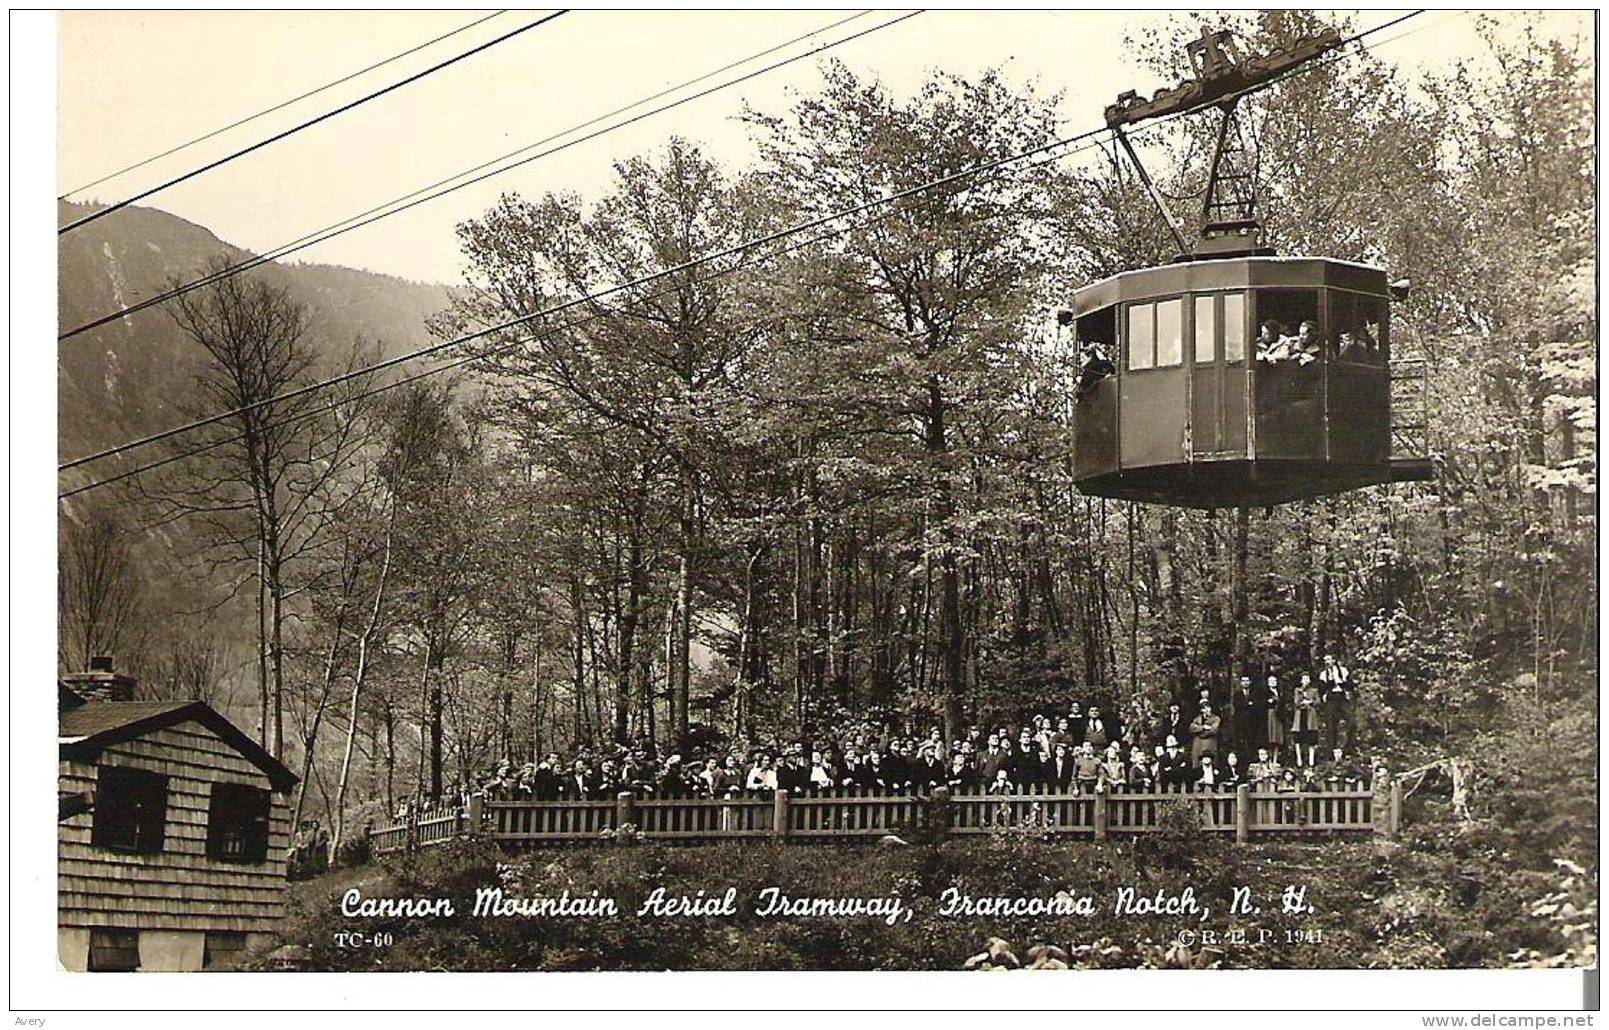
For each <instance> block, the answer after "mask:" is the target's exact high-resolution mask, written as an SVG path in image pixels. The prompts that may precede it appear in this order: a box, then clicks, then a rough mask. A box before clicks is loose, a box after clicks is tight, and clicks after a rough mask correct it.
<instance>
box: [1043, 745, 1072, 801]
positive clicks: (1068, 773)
mask: <svg viewBox="0 0 1609 1030" xmlns="http://www.w3.org/2000/svg"><path fill="white" fill-rule="evenodd" d="M1075 768H1076V767H1075V765H1074V762H1073V755H1072V749H1071V748H1069V747H1068V746H1067V745H1066V744H1057V745H1056V756H1055V757H1054V758H1052V759H1051V760H1050V767H1049V768H1048V769H1047V770H1046V772H1045V779H1046V781H1048V782H1049V783H1050V785H1051V786H1053V787H1055V788H1056V789H1057V790H1058V791H1066V790H1068V789H1070V788H1071V787H1072V785H1073V780H1074V779H1075V777H1076V773H1075Z"/></svg>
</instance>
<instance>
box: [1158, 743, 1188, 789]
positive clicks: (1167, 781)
mask: <svg viewBox="0 0 1609 1030" xmlns="http://www.w3.org/2000/svg"><path fill="white" fill-rule="evenodd" d="M1159 778H1160V779H1161V780H1162V783H1163V784H1164V785H1165V786H1169V787H1183V786H1188V785H1189V783H1190V781H1191V780H1193V779H1194V778H1195V776H1194V772H1193V770H1191V768H1190V756H1189V755H1187V754H1185V753H1184V751H1182V750H1181V749H1180V748H1179V738H1178V737H1172V736H1170V737H1168V740H1167V743H1166V745H1165V746H1164V748H1163V751H1162V774H1161V776H1160V777H1159Z"/></svg>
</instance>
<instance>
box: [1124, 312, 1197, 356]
mask: <svg viewBox="0 0 1609 1030" xmlns="http://www.w3.org/2000/svg"><path fill="white" fill-rule="evenodd" d="M1128 328H1129V341H1128V342H1129V369H1130V371H1138V370H1140V369H1146V368H1167V367H1169V366H1172V365H1179V364H1183V362H1184V300H1183V298H1180V297H1174V298H1173V299H1171V300H1161V301H1156V302H1154V303H1146V304H1130V305H1129V326H1128Z"/></svg>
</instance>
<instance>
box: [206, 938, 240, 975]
mask: <svg viewBox="0 0 1609 1030" xmlns="http://www.w3.org/2000/svg"><path fill="white" fill-rule="evenodd" d="M245 957H246V935H245V934H244V933H242V932H239V931H235V930H208V931H207V936H206V940H205V942H204V943H203V944H202V948H201V968H202V969H233V968H235V967H236V966H238V965H240V962H241V960H242V959H244V958H245Z"/></svg>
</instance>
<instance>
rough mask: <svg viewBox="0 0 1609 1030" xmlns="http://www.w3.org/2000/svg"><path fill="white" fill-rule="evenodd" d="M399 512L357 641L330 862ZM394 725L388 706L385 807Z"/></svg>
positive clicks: (391, 518) (389, 519)
mask: <svg viewBox="0 0 1609 1030" xmlns="http://www.w3.org/2000/svg"><path fill="white" fill-rule="evenodd" d="M396 518H397V508H396V502H395V499H393V501H392V504H391V510H390V512H389V513H388V514H387V515H386V532H385V542H384V544H383V545H382V550H381V555H380V575H379V581H378V582H377V583H376V584H375V588H374V604H373V605H372V606H371V607H370V608H369V619H368V621H367V622H366V623H364V626H363V633H362V634H361V635H360V636H359V637H358V655H357V667H356V668H355V669H353V671H352V700H351V704H350V707H349V708H348V710H347V723H346V746H345V748H344V749H343V750H342V752H341V779H340V782H339V783H338V784H337V785H336V788H335V828H334V830H333V831H332V832H331V834H330V862H331V863H332V864H333V863H334V862H335V856H336V853H337V849H338V848H340V846H341V837H342V834H343V833H344V831H345V829H346V793H347V789H348V788H349V787H350V786H351V777H352V750H353V747H354V745H355V744H356V742H357V735H358V703H359V701H361V700H362V697H363V683H364V680H365V679H366V678H367V676H368V672H369V657H370V653H371V651H372V648H373V646H374V637H375V633H376V632H377V631H378V629H379V626H380V614H381V612H382V611H383V609H384V607H385V592H386V584H387V583H388V582H389V581H390V578H391V544H392V536H393V530H394V528H395V526H396ZM394 729H395V725H394V720H393V718H392V713H391V706H390V704H389V703H388V704H387V705H386V776H385V794H386V806H387V808H389V807H390V806H391V805H392V804H393V803H394V800H393V783H392V777H393V773H394V770H395V766H396V739H395V732H394Z"/></svg>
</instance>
